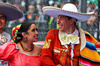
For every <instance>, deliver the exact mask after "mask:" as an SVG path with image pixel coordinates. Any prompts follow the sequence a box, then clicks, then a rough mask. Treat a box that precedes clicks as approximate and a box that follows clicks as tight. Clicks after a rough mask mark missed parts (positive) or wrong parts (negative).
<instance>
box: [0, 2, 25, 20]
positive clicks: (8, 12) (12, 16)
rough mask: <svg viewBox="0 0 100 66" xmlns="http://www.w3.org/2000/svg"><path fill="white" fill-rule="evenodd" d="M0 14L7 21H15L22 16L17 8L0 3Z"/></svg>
mask: <svg viewBox="0 0 100 66" xmlns="http://www.w3.org/2000/svg"><path fill="white" fill-rule="evenodd" d="M0 14H3V15H5V16H6V17H7V21H12V20H17V19H19V18H21V17H22V16H23V13H22V12H21V10H20V9H19V8H17V7H15V6H13V5H11V4H7V3H0Z"/></svg>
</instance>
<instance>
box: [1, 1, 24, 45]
mask: <svg viewBox="0 0 100 66" xmlns="http://www.w3.org/2000/svg"><path fill="white" fill-rule="evenodd" d="M22 15H23V14H22V12H21V11H20V10H19V9H18V8H17V7H15V6H13V5H11V4H6V3H0V44H4V43H5V42H7V41H10V39H11V37H10V35H9V34H8V33H6V32H4V31H3V29H4V26H5V24H6V22H8V21H12V20H17V19H19V18H21V17H22Z"/></svg>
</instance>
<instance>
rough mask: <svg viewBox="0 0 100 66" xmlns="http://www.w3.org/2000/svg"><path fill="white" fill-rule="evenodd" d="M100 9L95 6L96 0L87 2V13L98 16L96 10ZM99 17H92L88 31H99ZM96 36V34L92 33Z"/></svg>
mask: <svg viewBox="0 0 100 66" xmlns="http://www.w3.org/2000/svg"><path fill="white" fill-rule="evenodd" d="M97 9H98V6H96V4H95V0H87V13H88V12H95V13H94V14H95V15H97V12H96V10H97ZM96 20H97V17H96V16H91V17H90V18H89V19H88V20H87V24H86V25H87V31H96V29H97V23H96ZM90 33H91V34H92V35H93V36H94V32H90Z"/></svg>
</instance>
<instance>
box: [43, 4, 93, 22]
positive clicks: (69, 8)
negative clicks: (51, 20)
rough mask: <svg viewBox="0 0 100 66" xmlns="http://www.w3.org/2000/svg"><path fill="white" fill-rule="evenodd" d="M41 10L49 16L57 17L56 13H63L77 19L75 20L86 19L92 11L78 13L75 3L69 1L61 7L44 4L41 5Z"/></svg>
mask: <svg viewBox="0 0 100 66" xmlns="http://www.w3.org/2000/svg"><path fill="white" fill-rule="evenodd" d="M43 12H44V13H45V14H47V15H49V16H52V17H55V18H58V15H65V16H69V17H73V18H75V19H77V22H82V21H86V20H88V19H89V18H90V17H91V15H93V14H94V12H90V13H80V12H78V10H77V8H76V6H75V5H73V4H71V3H67V4H65V5H64V6H63V7H62V8H57V7H52V6H45V7H43Z"/></svg>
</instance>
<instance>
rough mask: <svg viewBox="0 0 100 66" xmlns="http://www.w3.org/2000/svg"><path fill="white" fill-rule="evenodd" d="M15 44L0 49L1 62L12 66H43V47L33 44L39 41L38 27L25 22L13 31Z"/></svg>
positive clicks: (8, 44)
mask: <svg viewBox="0 0 100 66" xmlns="http://www.w3.org/2000/svg"><path fill="white" fill-rule="evenodd" d="M12 36H13V42H14V43H6V44H4V45H3V46H1V47H0V60H6V61H8V63H9V64H10V66H41V61H40V54H41V47H39V46H37V45H35V44H33V42H37V41H38V32H37V28H36V25H35V24H34V23H32V22H23V23H22V24H20V25H17V26H16V27H15V28H13V30H12Z"/></svg>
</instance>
